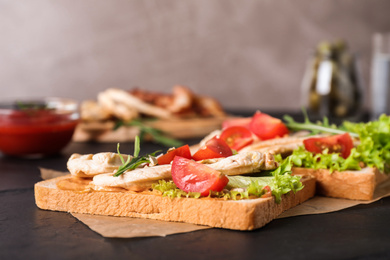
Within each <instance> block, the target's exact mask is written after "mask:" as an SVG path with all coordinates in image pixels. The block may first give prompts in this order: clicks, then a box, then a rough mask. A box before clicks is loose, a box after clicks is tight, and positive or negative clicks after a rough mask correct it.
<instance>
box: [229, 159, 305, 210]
mask: <svg viewBox="0 0 390 260" xmlns="http://www.w3.org/2000/svg"><path fill="white" fill-rule="evenodd" d="M291 168H292V163H291V160H290V159H286V160H284V161H283V162H282V163H281V164H280V166H279V167H278V168H276V170H274V171H272V172H271V174H272V176H269V177H248V176H228V178H229V183H228V185H227V188H230V189H233V188H247V191H248V193H249V195H255V196H259V195H260V194H259V193H260V192H261V191H263V188H264V187H265V186H269V187H270V188H271V192H272V195H273V196H274V197H275V201H276V203H280V201H281V198H282V195H284V194H286V193H289V192H290V191H293V192H297V191H299V190H301V189H303V184H302V182H301V181H300V178H301V177H300V176H292V175H291Z"/></svg>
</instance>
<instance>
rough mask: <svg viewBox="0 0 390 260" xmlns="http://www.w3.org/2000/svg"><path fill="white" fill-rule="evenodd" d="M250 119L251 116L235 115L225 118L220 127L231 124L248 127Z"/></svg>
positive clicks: (223, 127)
mask: <svg viewBox="0 0 390 260" xmlns="http://www.w3.org/2000/svg"><path fill="white" fill-rule="evenodd" d="M251 120H252V117H237V118H230V119H226V120H225V121H223V122H222V129H225V128H228V127H231V126H243V127H246V128H248V129H249V124H250V122H251Z"/></svg>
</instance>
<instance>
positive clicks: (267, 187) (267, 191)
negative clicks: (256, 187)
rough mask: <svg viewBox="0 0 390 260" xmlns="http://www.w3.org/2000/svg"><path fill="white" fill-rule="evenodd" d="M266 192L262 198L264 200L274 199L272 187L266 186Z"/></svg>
mask: <svg viewBox="0 0 390 260" xmlns="http://www.w3.org/2000/svg"><path fill="white" fill-rule="evenodd" d="M263 190H264V192H265V193H264V194H263V195H262V196H261V197H262V198H269V197H272V191H271V187H270V186H268V185H267V186H264V188H263Z"/></svg>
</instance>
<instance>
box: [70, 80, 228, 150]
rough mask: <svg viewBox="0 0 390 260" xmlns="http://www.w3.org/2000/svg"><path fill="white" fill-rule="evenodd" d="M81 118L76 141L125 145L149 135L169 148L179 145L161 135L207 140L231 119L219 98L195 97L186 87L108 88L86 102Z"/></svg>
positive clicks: (81, 109)
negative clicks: (157, 89)
mask: <svg viewBox="0 0 390 260" xmlns="http://www.w3.org/2000/svg"><path fill="white" fill-rule="evenodd" d="M80 115H81V122H80V124H79V125H78V128H77V129H76V132H75V134H74V136H73V139H74V140H75V141H99V142H124V141H133V140H134V138H135V135H140V136H141V135H143V134H147V136H148V137H149V138H150V139H152V140H154V141H156V142H159V143H161V144H164V145H167V146H169V145H170V144H173V146H175V145H176V144H177V142H176V143H175V142H173V143H172V142H168V144H167V142H166V141H165V142H164V139H163V138H159V137H160V136H161V135H162V136H168V137H170V138H178V139H184V138H193V137H203V136H204V135H205V134H207V133H209V132H211V131H212V130H215V129H217V128H219V126H220V124H221V122H222V121H223V120H224V119H225V118H226V117H227V115H226V112H225V111H224V110H223V108H222V106H221V105H220V103H219V102H218V101H217V100H216V99H215V98H212V97H210V96H205V95H198V94H195V93H194V92H193V91H191V90H190V89H189V88H188V87H186V86H182V85H176V86H174V87H173V88H172V91H171V93H158V92H155V91H147V90H142V89H140V88H133V89H129V90H123V89H119V88H108V89H106V90H104V91H102V92H100V93H98V95H97V98H96V100H84V101H83V102H82V103H81V106H80Z"/></svg>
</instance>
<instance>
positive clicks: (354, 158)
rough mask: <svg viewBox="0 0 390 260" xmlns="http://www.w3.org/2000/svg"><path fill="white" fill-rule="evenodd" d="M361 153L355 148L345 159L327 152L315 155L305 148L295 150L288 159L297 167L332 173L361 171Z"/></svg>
mask: <svg viewBox="0 0 390 260" xmlns="http://www.w3.org/2000/svg"><path fill="white" fill-rule="evenodd" d="M359 157H360V156H359V153H358V152H357V151H356V149H355V148H353V149H352V151H351V155H350V156H349V157H348V158H347V159H344V158H343V157H341V156H340V154H338V153H330V154H329V153H328V152H327V150H325V151H324V152H323V153H322V154H313V153H311V152H309V151H307V150H306V149H305V148H304V147H303V146H302V147H299V148H298V149H296V150H294V151H293V153H292V154H291V155H290V156H289V157H287V158H288V159H289V160H291V162H292V165H293V166H296V167H303V168H311V169H328V170H329V171H330V172H334V171H345V170H360V158H359Z"/></svg>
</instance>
